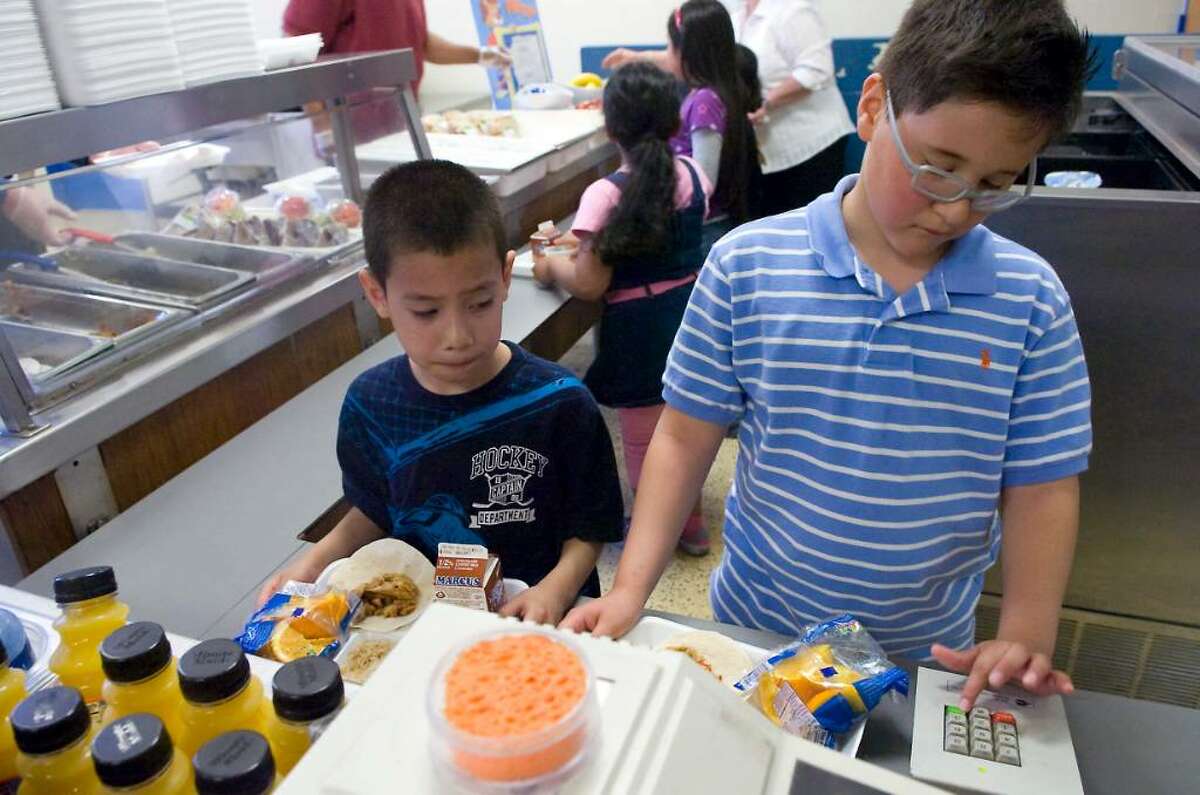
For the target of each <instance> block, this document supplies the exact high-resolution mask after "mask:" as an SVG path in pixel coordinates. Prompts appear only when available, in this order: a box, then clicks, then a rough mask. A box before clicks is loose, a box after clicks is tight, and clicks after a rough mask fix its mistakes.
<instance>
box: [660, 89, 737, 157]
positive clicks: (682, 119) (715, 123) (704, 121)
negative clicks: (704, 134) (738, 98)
mask: <svg viewBox="0 0 1200 795" xmlns="http://www.w3.org/2000/svg"><path fill="white" fill-rule="evenodd" d="M696 130H712V131H713V132H715V133H719V134H720V135H724V134H725V103H724V102H722V101H721V98H720V97H719V96H717V92H716V91H713V90H712V89H711V88H707V87H706V88H693V89H692V90H691V91H689V92H688V95H687V96H686V97H684V100H683V106H682V107H681V108H680V109H679V132H677V133H675V135H674V136H673V137H672V138H671V149H672V150H673V151H674V152H675V154H676V155H682V156H684V157H691V156H692V133H694V132H695V131H696Z"/></svg>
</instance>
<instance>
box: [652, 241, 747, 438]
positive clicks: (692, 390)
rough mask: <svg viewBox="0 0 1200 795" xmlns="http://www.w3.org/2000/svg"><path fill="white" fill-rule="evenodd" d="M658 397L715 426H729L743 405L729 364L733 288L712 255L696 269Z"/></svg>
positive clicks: (738, 416) (740, 391) (735, 378)
mask: <svg viewBox="0 0 1200 795" xmlns="http://www.w3.org/2000/svg"><path fill="white" fill-rule="evenodd" d="M713 250H714V252H716V251H719V248H718V247H714V249H713ZM663 400H665V401H666V403H667V405H669V406H670V407H671V408H673V409H675V410H677V411H681V412H683V413H684V414H687V415H688V416H689V417H694V418H696V419H698V420H703V421H705V422H711V423H714V424H717V425H731V424H732V423H733V422H735V421H736V420H738V419H739V418H740V417H741V415H742V412H743V411H744V409H745V401H746V396H745V393H744V392H743V391H742V387H741V384H740V383H738V380H737V376H736V374H735V373H734V369H733V301H732V290H731V287H730V281H729V277H728V275H727V274H726V273H724V272H723V267H722V266H721V264H720V260H719V259H717V258H716V257H712V256H710V257H709V259H708V261H707V262H705V263H704V267H703V268H701V270H700V277H699V278H698V279H697V280H696V286H695V288H694V289H693V290H692V297H691V300H689V301H688V306H687V310H686V311H685V312H684V315H683V322H682V323H681V324H680V326H679V331H678V332H677V333H676V335H675V344H674V345H672V346H671V354H670V356H669V357H668V358H667V369H666V371H665V372H664V373H663Z"/></svg>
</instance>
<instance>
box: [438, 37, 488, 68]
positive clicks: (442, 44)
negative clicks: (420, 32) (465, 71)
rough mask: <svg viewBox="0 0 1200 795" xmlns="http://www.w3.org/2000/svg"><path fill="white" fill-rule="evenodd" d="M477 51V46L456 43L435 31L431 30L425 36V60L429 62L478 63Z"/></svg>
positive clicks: (449, 63)
mask: <svg viewBox="0 0 1200 795" xmlns="http://www.w3.org/2000/svg"><path fill="white" fill-rule="evenodd" d="M479 53H480V50H479V48H478V47H472V46H470V45H469V44H458V43H456V42H453V41H450V40H449V39H446V38H443V37H441V36H439V35H438V34H436V33H432V32H431V33H429V34H427V36H426V37H425V60H427V61H429V62H430V63H436V64H442V65H445V66H449V65H453V64H469V63H479Z"/></svg>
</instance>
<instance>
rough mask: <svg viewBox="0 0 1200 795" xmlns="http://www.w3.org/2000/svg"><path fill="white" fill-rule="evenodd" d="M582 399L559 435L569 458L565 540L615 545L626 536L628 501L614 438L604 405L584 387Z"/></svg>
mask: <svg viewBox="0 0 1200 795" xmlns="http://www.w3.org/2000/svg"><path fill="white" fill-rule="evenodd" d="M580 391H581V395H580V399H579V401H578V402H572V403H570V404H568V405H567V411H566V412H565V413H564V414H563V416H564V418H566V419H567V421H568V422H569V425H570V428H569V429H564V432H563V433H560V434H558V439H559V440H560V441H559V444H558V450H557V455H558V456H559V457H560V459H561V460H562V461H564V462H568V463H566V464H565V465H564V474H563V479H564V482H563V491H564V493H563V495H562V500H563V501H562V503H561V504H560V511H561V513H560V518H561V521H560V523H559V528H560V533H561V537H562V540H563V541H566V540H567V539H569V538H578V539H579V540H581V541H593V542H597V543H602V544H606V543H613V542H617V541H621V540H622V539H623V538H624V531H625V503H624V500H623V498H622V497H621V481H620V478H619V477H618V475H617V459H616V455H615V454H614V453H613V443H612V437H610V436H609V435H608V426H606V425H605V424H604V418H603V417H602V416H601V414H600V408H599V407H598V406H597V405H596V401H595V400H594V399H593V398H592V396H591V394H590V393H588V392H587V391H586V390H585V389H584V388H583V387H580Z"/></svg>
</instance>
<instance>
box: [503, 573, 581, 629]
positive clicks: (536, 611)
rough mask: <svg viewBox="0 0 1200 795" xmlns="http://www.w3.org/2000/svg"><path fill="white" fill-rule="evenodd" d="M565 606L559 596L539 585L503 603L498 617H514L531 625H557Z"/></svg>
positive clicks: (565, 601)
mask: <svg viewBox="0 0 1200 795" xmlns="http://www.w3.org/2000/svg"><path fill="white" fill-rule="evenodd" d="M567 604H568V602H567V600H566V599H564V598H563V596H562V595H561V594H559V593H557V592H556V591H555V590H554V589H552V588H550V587H548V586H546V585H545V584H544V583H539V584H538V585H535V586H533V587H532V588H530V589H528V590H526V591H522V592H521V593H520V594H518V595H517V596H516V597H514V598H513V599H512V600H510V601H508V602H505V603H504V606H503V607H501V608H500V615H502V616H516V617H517V618H519V619H521V620H522V621H529V622H530V623H533V624H557V623H558V622H559V620H560V619H561V618H562V616H563V613H564V612H566V609H567Z"/></svg>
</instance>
